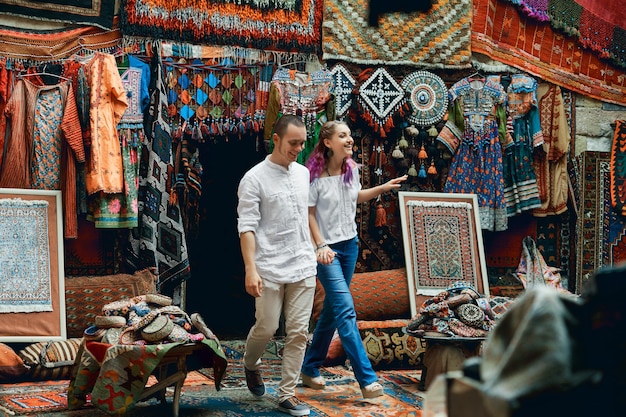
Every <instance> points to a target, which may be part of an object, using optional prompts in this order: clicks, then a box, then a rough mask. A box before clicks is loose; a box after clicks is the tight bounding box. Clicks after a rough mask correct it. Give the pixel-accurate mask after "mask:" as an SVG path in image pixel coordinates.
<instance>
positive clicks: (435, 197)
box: [398, 191, 489, 316]
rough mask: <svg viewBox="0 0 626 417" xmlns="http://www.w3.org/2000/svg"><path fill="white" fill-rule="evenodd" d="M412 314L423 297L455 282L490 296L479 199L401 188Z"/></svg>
mask: <svg viewBox="0 0 626 417" xmlns="http://www.w3.org/2000/svg"><path fill="white" fill-rule="evenodd" d="M398 194H399V198H400V220H401V222H402V236H403V240H404V254H405V258H406V269H407V280H408V284H409V294H414V295H415V296H414V297H410V301H411V316H415V315H416V314H417V303H416V297H417V296H418V295H436V294H438V293H440V292H441V291H443V290H445V289H446V288H448V287H449V286H450V285H451V284H452V283H454V282H456V281H466V282H469V283H470V284H472V286H473V287H474V288H475V289H476V290H477V291H478V292H479V293H481V294H489V281H488V277H487V265H486V262H485V253H484V247H483V240H482V233H481V229H480V218H479V214H478V197H477V196H476V195H475V194H455V193H417V192H407V191H400V192H399V193H398Z"/></svg>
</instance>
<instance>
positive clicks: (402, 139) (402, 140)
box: [398, 135, 409, 149]
mask: <svg viewBox="0 0 626 417" xmlns="http://www.w3.org/2000/svg"><path fill="white" fill-rule="evenodd" d="M398 146H399V147H400V149H406V148H408V147H409V142H408V141H407V140H406V139H405V137H404V135H402V136H400V140H399V141H398Z"/></svg>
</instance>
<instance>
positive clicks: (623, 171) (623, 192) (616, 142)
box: [611, 120, 626, 215]
mask: <svg viewBox="0 0 626 417" xmlns="http://www.w3.org/2000/svg"><path fill="white" fill-rule="evenodd" d="M615 123H616V124H615V132H614V135H613V144H612V145H611V206H612V207H613V209H614V210H616V211H617V212H618V213H620V214H621V215H625V214H626V121H624V120H617V121H616V122H615Z"/></svg>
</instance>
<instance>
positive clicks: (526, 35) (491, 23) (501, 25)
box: [471, 0, 626, 105]
mask: <svg viewBox="0 0 626 417" xmlns="http://www.w3.org/2000/svg"><path fill="white" fill-rule="evenodd" d="M473 11H474V15H473V19H472V41H471V42H472V53H481V54H484V55H487V56H489V57H490V58H492V59H494V60H496V61H500V62H506V63H507V64H508V65H511V66H513V67H515V68H518V69H520V70H522V71H525V72H527V73H529V74H531V75H534V76H536V77H539V78H541V79H544V80H546V81H550V82H552V83H554V84H557V85H560V86H562V87H565V88H568V89H570V90H572V91H575V92H577V93H580V94H583V95H585V96H589V97H593V98H595V99H597V100H602V101H607V102H611V103H615V104H620V105H626V73H625V71H624V70H623V69H621V68H618V67H616V66H614V65H612V64H611V63H610V62H609V61H608V60H604V59H602V58H601V57H599V55H598V54H597V53H595V52H594V51H591V50H588V49H586V48H584V47H583V46H582V45H580V43H579V42H578V40H577V39H576V38H574V37H571V36H564V35H563V34H562V33H556V32H555V31H554V30H553V29H552V28H551V27H550V25H547V24H546V23H542V22H539V21H537V20H533V19H531V18H529V17H527V16H525V15H523V14H521V13H519V10H518V8H517V6H515V5H513V4H511V3H509V2H507V1H505V0H474V1H473Z"/></svg>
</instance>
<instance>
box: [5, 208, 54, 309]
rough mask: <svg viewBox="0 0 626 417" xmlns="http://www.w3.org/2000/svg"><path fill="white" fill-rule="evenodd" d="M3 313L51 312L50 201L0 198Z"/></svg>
mask: <svg viewBox="0 0 626 417" xmlns="http://www.w3.org/2000/svg"><path fill="white" fill-rule="evenodd" d="M0 236H2V239H1V240H0V260H1V266H2V267H1V268H0V313H30V312H37V311H52V287H51V285H52V282H51V271H50V246H49V242H48V202H47V201H43V200H30V201H25V200H21V199H19V198H16V199H0Z"/></svg>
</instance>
